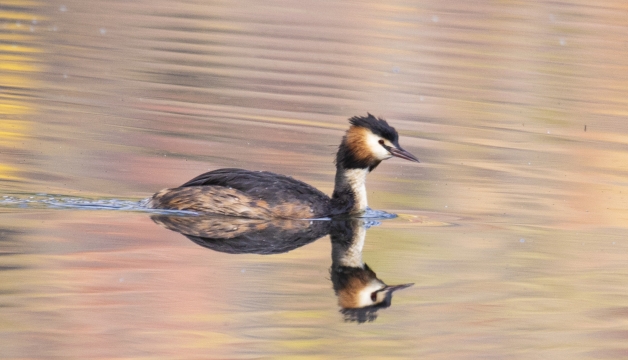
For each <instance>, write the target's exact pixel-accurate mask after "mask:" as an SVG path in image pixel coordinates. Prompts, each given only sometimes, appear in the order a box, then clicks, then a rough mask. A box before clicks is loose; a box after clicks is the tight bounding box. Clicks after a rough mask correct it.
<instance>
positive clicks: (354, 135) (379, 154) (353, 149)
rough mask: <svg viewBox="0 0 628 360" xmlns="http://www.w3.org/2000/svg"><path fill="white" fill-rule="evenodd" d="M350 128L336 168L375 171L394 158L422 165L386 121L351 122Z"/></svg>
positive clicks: (362, 119) (361, 118) (366, 118)
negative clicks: (402, 144) (387, 160)
mask: <svg viewBox="0 0 628 360" xmlns="http://www.w3.org/2000/svg"><path fill="white" fill-rule="evenodd" d="M349 122H350V123H351V127H350V128H349V130H347V133H346V135H345V137H344V138H343V139H342V143H341V144H340V147H339V149H338V155H337V157H336V165H337V166H342V167H343V168H345V169H358V168H359V169H365V168H368V169H369V171H370V170H373V169H374V168H375V167H376V166H377V165H379V163H380V162H381V161H382V160H386V159H390V158H391V157H393V156H396V157H399V158H402V159H406V160H410V161H416V162H419V159H417V158H416V157H415V156H414V155H412V154H410V153H409V152H407V151H406V150H404V149H403V148H402V147H401V146H400V145H399V134H397V131H396V130H395V128H394V127H392V126H390V125H388V123H387V122H386V120H384V119H379V118H376V117H375V116H373V115H371V114H368V116H354V117H352V118H351V119H349Z"/></svg>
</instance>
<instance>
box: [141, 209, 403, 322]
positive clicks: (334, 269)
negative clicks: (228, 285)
mask: <svg viewBox="0 0 628 360" xmlns="http://www.w3.org/2000/svg"><path fill="white" fill-rule="evenodd" d="M152 219H153V221H155V222H156V223H157V224H160V225H162V226H164V227H166V228H167V229H170V230H172V231H176V232H178V233H181V234H183V235H185V236H186V237H187V238H188V239H190V240H192V241H193V242H195V243H196V244H198V245H201V246H203V247H206V248H208V249H212V250H214V251H219V252H225V253H230V254H262V255H270V254H280V253H284V252H288V251H291V250H294V249H296V248H299V247H301V246H304V245H307V244H309V243H311V242H313V241H315V240H317V239H319V238H321V237H323V236H325V235H327V234H329V235H330V238H331V243H332V254H331V255H332V256H331V258H332V265H331V269H330V273H331V281H332V284H333V288H334V292H335V293H336V296H337V297H338V305H339V306H340V307H341V310H340V311H341V313H342V314H343V315H344V318H345V321H355V322H358V323H363V322H367V321H373V320H375V319H376V318H377V311H378V310H379V309H383V308H387V307H389V306H390V305H391V300H392V294H393V292H394V291H396V290H400V289H404V288H407V287H409V286H412V285H413V284H403V285H393V286H389V285H386V284H385V283H384V282H383V281H382V280H380V279H379V278H378V277H377V275H376V274H375V272H374V271H373V270H372V269H371V268H370V267H369V266H368V265H366V264H365V263H364V262H363V261H362V248H363V247H364V240H365V238H366V230H367V229H368V228H369V227H370V226H372V225H374V224H376V223H375V222H373V221H367V220H365V219H359V218H350V219H342V220H339V219H334V220H272V221H271V220H256V219H246V218H238V217H229V216H211V217H209V216H174V215H153V216H152Z"/></svg>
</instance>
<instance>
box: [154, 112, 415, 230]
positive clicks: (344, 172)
mask: <svg viewBox="0 0 628 360" xmlns="http://www.w3.org/2000/svg"><path fill="white" fill-rule="evenodd" d="M349 122H350V123H351V126H350V127H349V130H347V133H346V134H345V136H344V137H343V138H342V142H341V143H340V146H339V147H338V153H337V154H336V178H335V185H334V192H333V195H332V196H331V198H329V196H327V195H325V194H324V193H322V192H321V191H319V190H317V189H316V188H314V187H312V186H310V185H308V184H306V183H304V182H301V181H299V180H295V179H293V178H291V177H289V176H285V175H280V174H275V173H272V172H268V171H250V170H242V169H230V168H228V169H218V170H214V171H210V172H207V173H204V174H202V175H199V176H197V177H195V178H194V179H192V180H190V181H188V182H186V183H185V184H183V185H181V186H180V187H177V188H173V189H164V190H161V191H159V192H158V193H156V194H155V195H153V197H152V198H151V199H150V200H149V202H148V207H150V208H154V209H169V210H191V211H195V212H199V213H204V214H220V215H228V216H239V217H247V218H253V219H277V218H280V219H312V218H323V217H334V216H340V215H349V216H356V215H360V214H363V213H364V212H365V211H366V208H367V200H366V188H365V181H366V175H367V174H368V173H369V172H371V171H372V170H373V169H375V168H376V167H377V165H379V163H380V162H381V161H382V160H386V159H389V158H391V157H393V156H396V157H399V158H402V159H406V160H410V161H416V162H419V160H418V159H417V158H416V157H414V155H412V154H410V153H409V152H407V151H405V150H404V149H402V148H401V146H399V140H398V138H399V135H398V134H397V131H396V130H395V128H393V127H392V126H390V125H388V123H387V122H386V120H384V119H381V118H376V117H375V116H373V115H371V114H368V116H365V117H364V116H361V117H360V116H355V117H352V118H351V119H349Z"/></svg>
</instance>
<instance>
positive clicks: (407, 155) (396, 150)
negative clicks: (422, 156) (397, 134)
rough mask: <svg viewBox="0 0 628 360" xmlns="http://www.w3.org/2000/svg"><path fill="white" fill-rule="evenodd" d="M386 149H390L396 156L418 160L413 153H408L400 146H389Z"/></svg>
mask: <svg viewBox="0 0 628 360" xmlns="http://www.w3.org/2000/svg"><path fill="white" fill-rule="evenodd" d="M388 151H390V153H391V154H392V156H396V157H398V158H402V159H406V160H410V161H416V162H420V161H419V159H417V158H416V157H415V156H414V155H412V154H410V153H409V152H407V151H405V150H404V149H402V148H396V147H391V148H390V149H389V150H388Z"/></svg>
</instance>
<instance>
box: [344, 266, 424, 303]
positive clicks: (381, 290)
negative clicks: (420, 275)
mask: <svg viewBox="0 0 628 360" xmlns="http://www.w3.org/2000/svg"><path fill="white" fill-rule="evenodd" d="M332 281H334V290H336V293H337V295H338V304H339V305H340V306H341V307H342V308H345V309H357V308H364V307H367V306H382V307H388V306H390V302H391V299H392V294H393V292H395V291H397V290H401V289H405V288H407V287H410V286H412V285H414V284H402V285H386V284H385V283H384V282H383V281H381V280H380V279H379V278H377V276H376V275H375V272H374V271H373V270H371V269H370V268H369V267H368V265H366V264H364V267H363V268H346V267H345V268H343V269H341V270H339V271H336V273H333V272H332Z"/></svg>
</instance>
